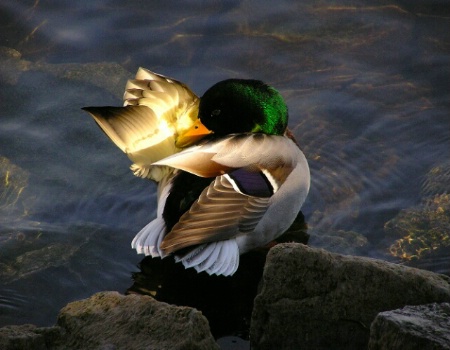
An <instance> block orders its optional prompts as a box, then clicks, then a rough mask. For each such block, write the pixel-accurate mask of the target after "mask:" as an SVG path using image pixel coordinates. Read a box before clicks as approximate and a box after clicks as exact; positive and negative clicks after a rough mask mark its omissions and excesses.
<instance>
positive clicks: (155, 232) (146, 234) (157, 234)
mask: <svg viewBox="0 0 450 350" xmlns="http://www.w3.org/2000/svg"><path fill="white" fill-rule="evenodd" d="M165 234H166V225H165V223H164V219H163V218H162V217H157V218H156V219H154V220H153V221H151V222H150V223H149V224H147V226H145V227H144V228H143V229H142V230H141V231H139V232H138V234H137V235H136V236H135V237H134V239H133V241H132V242H131V248H133V249H136V252H137V253H138V254H145V255H151V256H152V257H153V258H155V257H161V258H163V257H165V256H166V255H165V254H164V252H163V251H162V250H161V249H160V248H159V247H160V245H161V242H162V240H163V238H164V236H165Z"/></svg>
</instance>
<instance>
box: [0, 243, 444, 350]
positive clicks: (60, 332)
mask: <svg viewBox="0 0 450 350" xmlns="http://www.w3.org/2000/svg"><path fill="white" fill-rule="evenodd" d="M250 339H251V347H252V349H275V348H276V349H300V348H306V349H330V348H332V349H367V348H369V349H386V348H389V349H404V348H405V346H406V345H405V344H408V349H450V278H449V277H448V276H445V275H439V274H435V273H432V272H429V271H424V270H419V269H415V268H411V267H405V266H401V265H396V264H392V263H388V262H385V261H381V260H375V259H370V258H364V257H355V256H346V255H340V254H335V253H330V252H327V251H325V250H322V249H315V248H310V247H308V246H305V245H303V244H297V243H283V244H278V245H277V246H275V247H274V248H272V249H271V251H270V252H269V254H268V256H267V261H266V265H265V268H264V275H263V278H262V281H261V288H260V292H259V294H258V295H257V297H256V298H255V302H254V309H253V315H252V320H251V329H250ZM0 348H1V349H4V350H12V349H14V350H17V349H38V350H41V349H42V350H59V349H219V348H220V347H219V345H218V344H217V343H216V341H215V339H214V338H213V336H212V334H211V332H210V329H209V324H208V321H207V319H206V318H205V317H204V316H203V315H202V313H201V312H200V311H198V310H196V309H194V308H191V307H184V306H174V305H170V304H167V303H163V302H159V301H156V300H155V299H153V298H151V297H149V296H142V295H136V294H131V295H127V296H124V295H121V294H119V293H117V292H100V293H97V294H94V295H93V296H91V297H90V298H88V299H85V300H81V301H75V302H72V303H69V304H68V305H67V306H65V307H64V308H63V309H62V310H61V311H60V313H59V315H58V320H57V324H56V325H55V326H53V327H42V328H39V327H36V326H34V325H15V326H6V327H3V328H0Z"/></svg>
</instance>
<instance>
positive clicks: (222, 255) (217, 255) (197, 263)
mask: <svg viewBox="0 0 450 350" xmlns="http://www.w3.org/2000/svg"><path fill="white" fill-rule="evenodd" d="M175 260H176V261H177V262H181V263H182V264H183V265H184V267H185V268H190V267H193V268H194V269H195V270H196V271H197V272H202V271H205V272H207V273H208V274H210V275H214V274H215V275H223V276H231V275H233V274H234V273H235V272H236V270H237V268H238V266H239V248H238V245H237V243H236V240H235V239H229V240H226V241H218V242H212V243H205V244H202V245H200V246H198V247H196V248H194V249H193V250H191V251H190V252H189V253H187V254H186V255H184V256H175Z"/></svg>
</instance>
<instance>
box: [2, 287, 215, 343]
mask: <svg viewBox="0 0 450 350" xmlns="http://www.w3.org/2000/svg"><path fill="white" fill-rule="evenodd" d="M0 348H1V349H3V350H13V349H14V350H21V349H38V350H41V349H42V350H62V349H69V350H70V349H102V350H104V349H130V350H132V349H195V350H197V349H205V350H210V349H218V348H219V346H218V345H217V343H216V342H215V341H214V338H213V336H212V335H211V333H210V330H209V325H208V321H207V320H206V318H205V317H204V316H203V315H202V314H201V312H200V311H197V310H195V309H193V308H190V307H178V306H172V305H169V304H166V303H161V302H158V301H156V300H154V299H153V298H151V297H148V296H141V295H128V296H124V295H121V294H119V293H117V292H101V293H97V294H95V295H93V296H91V297H90V298H88V299H85V300H81V301H75V302H72V303H70V304H68V305H67V306H65V307H64V308H63V309H62V310H61V312H60V314H59V316H58V324H57V326H56V327H51V328H36V327H35V326H32V325H25V326H8V327H4V328H1V329H0Z"/></svg>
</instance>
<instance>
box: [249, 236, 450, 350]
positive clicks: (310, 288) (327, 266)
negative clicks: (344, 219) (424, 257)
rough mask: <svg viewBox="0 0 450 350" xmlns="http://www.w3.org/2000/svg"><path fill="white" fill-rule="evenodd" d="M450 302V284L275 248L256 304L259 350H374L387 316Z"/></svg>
mask: <svg viewBox="0 0 450 350" xmlns="http://www.w3.org/2000/svg"><path fill="white" fill-rule="evenodd" d="M445 301H450V278H449V277H447V276H444V275H438V274H434V273H432V272H429V271H425V270H418V269H414V268H410V267H405V266H401V265H395V264H392V263H388V262H385V261H380V260H374V259H370V258H363V257H354V256H343V255H339V254H333V253H329V252H326V251H324V250H321V249H313V248H309V247H307V246H304V245H302V244H279V245H277V246H276V247H274V248H272V250H271V251H270V252H269V254H268V256H267V261H266V265H265V269H264V274H263V279H262V290H261V292H260V294H259V295H257V297H256V298H255V303H254V309H253V314H252V323H251V329H250V339H251V343H252V349H275V348H276V349H300V348H305V349H366V348H367V345H368V341H369V327H370V324H371V323H372V321H373V320H374V319H375V317H376V315H377V314H378V313H379V312H382V311H386V310H393V309H398V308H401V307H403V306H405V305H419V304H427V303H432V302H445Z"/></svg>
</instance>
